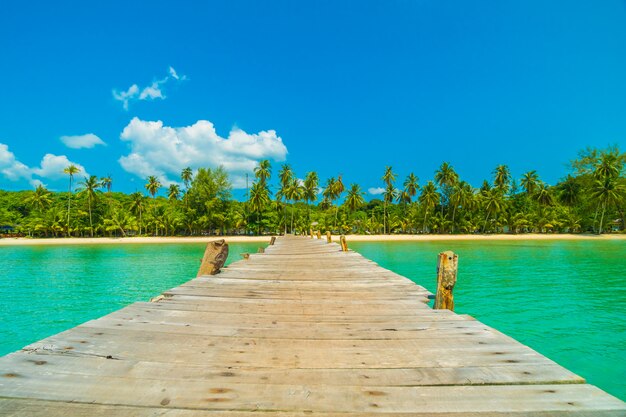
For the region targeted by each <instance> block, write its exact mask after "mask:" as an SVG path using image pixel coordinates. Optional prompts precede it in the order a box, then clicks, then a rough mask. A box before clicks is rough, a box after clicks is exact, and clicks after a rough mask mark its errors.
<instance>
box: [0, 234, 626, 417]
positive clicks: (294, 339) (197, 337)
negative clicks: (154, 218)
mask: <svg viewBox="0 0 626 417" xmlns="http://www.w3.org/2000/svg"><path fill="white" fill-rule="evenodd" d="M433 262H434V260H433ZM155 273H158V272H157V271H155ZM425 278H427V279H434V278H433V277H425ZM428 295H429V292H428V291H427V290H425V289H424V288H422V287H420V286H418V285H415V284H414V283H413V282H411V281H410V280H409V279H407V278H405V277H402V276H400V275H398V274H395V273H393V272H391V271H389V270H386V269H384V268H381V267H380V266H378V265H377V264H376V263H374V262H372V261H370V260H368V259H365V258H363V257H362V256H361V255H359V254H357V253H355V252H351V251H349V252H342V251H340V247H339V245H337V244H336V243H331V244H328V243H326V239H310V238H308V237H307V238H304V237H301V238H298V237H283V238H279V239H277V240H276V244H275V245H273V246H269V247H268V248H267V249H266V250H265V253H259V254H251V255H250V256H249V259H245V260H240V261H238V262H235V263H233V264H231V265H230V266H228V267H227V268H224V269H223V270H222V272H221V273H220V274H218V275H214V276H200V277H198V278H196V279H192V280H191V281H189V282H187V283H186V284H184V285H181V286H179V287H176V288H173V289H171V290H169V291H167V292H165V293H164V294H163V297H160V298H159V300H158V301H156V302H152V303H149V302H139V303H135V304H132V305H130V306H128V307H126V308H123V309H121V310H119V311H116V312H114V313H112V314H109V315H107V316H104V317H102V318H100V319H97V320H93V321H89V322H87V323H85V324H82V325H80V326H78V327H75V328H73V329H70V330H68V331H66V332H63V333H59V334H57V335H54V336H52V337H49V338H47V339H44V340H42V341H40V342H37V343H34V344H32V345H30V346H27V347H25V348H23V349H22V350H20V351H18V352H15V353H12V354H9V355H7V356H5V357H3V358H0V415H2V416H20V417H25V416H29V417H30V416H35V417H39V416H41V417H43V416H46V417H55V416H63V417H67V416H85V417H87V416H89V417H91V416H107V417H118V416H140V417H144V416H146V417H147V416H168V417H195V416H214V415H215V416H222V417H231V416H244V417H257V416H268V417H269V416H283V417H286V416H299V417H304V416H310V415H321V416H326V417H331V416H333V417H340V416H343V417H351V416H353V417H356V416H378V415H385V416H388V417H400V416H422V417H425V416H437V417H452V416H456V417H461V416H470V417H478V416H481V417H482V416H491V417H511V416H520V417H521V416H535V417H556V416H559V417H561V416H578V417H583V416H584V417H592V416H593V417H595V416H602V417H618V416H622V417H623V416H626V404H625V403H623V402H622V401H619V400H618V399H616V398H614V397H612V396H610V395H608V394H606V393H605V392H603V391H601V390H600V389H598V388H596V387H594V386H591V385H588V384H586V383H585V382H584V380H583V379H582V378H580V377H579V376H577V375H575V374H573V373H571V372H570V371H568V370H566V369H564V368H563V367H561V366H559V365H557V364H556V363H554V362H553V361H551V360H549V359H548V358H546V357H544V356H542V355H540V354H539V353H537V352H535V351H533V350H532V349H530V348H528V347H526V346H524V345H522V344H520V343H519V342H517V341H515V340H514V339H512V338H510V337H508V336H506V335H504V334H502V333H500V332H498V331H497V330H495V329H493V328H490V327H489V326H486V325H484V324H482V323H480V322H479V321H476V320H475V319H473V318H471V317H469V316H465V315H458V314H455V313H453V312H451V311H448V310H432V309H431V308H429V307H428V306H427V304H426V302H427V297H428Z"/></svg>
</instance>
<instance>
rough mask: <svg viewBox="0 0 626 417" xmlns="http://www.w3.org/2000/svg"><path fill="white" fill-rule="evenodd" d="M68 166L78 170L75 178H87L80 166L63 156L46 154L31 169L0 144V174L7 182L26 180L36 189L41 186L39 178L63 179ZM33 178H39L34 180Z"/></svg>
mask: <svg viewBox="0 0 626 417" xmlns="http://www.w3.org/2000/svg"><path fill="white" fill-rule="evenodd" d="M70 164H74V165H76V167H77V168H78V169H79V170H80V171H79V172H78V174H77V175H76V176H77V177H79V178H80V177H83V176H89V174H88V173H87V171H86V170H85V168H84V167H83V166H82V165H80V164H78V163H76V162H72V161H70V160H69V159H68V158H67V156H65V155H53V154H46V155H45V156H44V157H43V158H42V159H41V163H40V164H39V166H38V167H36V168H31V167H29V166H27V165H26V164H23V163H22V162H20V161H18V160H17V159H16V158H15V155H14V154H13V152H11V151H10V150H9V147H8V146H7V145H5V144H4V143H0V174H2V175H3V176H4V177H5V178H7V179H8V180H9V181H19V180H27V181H28V182H29V183H30V184H31V185H32V186H33V187H36V186H37V185H39V184H42V181H41V179H40V178H46V179H51V180H56V179H60V178H63V177H64V176H65V175H66V174H64V173H63V170H64V169H65V168H66V167H67V166H68V165H70ZM34 176H37V177H40V178H34Z"/></svg>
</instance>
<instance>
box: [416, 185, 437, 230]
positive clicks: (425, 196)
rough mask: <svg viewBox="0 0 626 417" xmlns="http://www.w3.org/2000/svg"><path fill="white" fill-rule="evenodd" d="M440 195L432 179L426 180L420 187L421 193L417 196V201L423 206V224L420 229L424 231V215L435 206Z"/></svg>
mask: <svg viewBox="0 0 626 417" xmlns="http://www.w3.org/2000/svg"><path fill="white" fill-rule="evenodd" d="M439 198H440V195H439V193H438V192H437V187H436V186H435V183H434V182H432V181H428V182H427V183H426V185H425V186H423V187H422V193H421V194H420V196H419V202H420V204H422V206H423V207H424V224H423V227H422V231H424V232H426V216H427V215H428V211H429V210H432V209H434V208H435V206H436V205H437V202H438V201H439Z"/></svg>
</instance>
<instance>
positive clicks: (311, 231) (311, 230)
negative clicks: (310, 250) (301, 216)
mask: <svg viewBox="0 0 626 417" xmlns="http://www.w3.org/2000/svg"><path fill="white" fill-rule="evenodd" d="M309 233H310V234H311V239H313V229H309Z"/></svg>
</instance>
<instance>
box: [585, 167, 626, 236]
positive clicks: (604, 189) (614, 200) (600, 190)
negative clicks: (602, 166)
mask: <svg viewBox="0 0 626 417" xmlns="http://www.w3.org/2000/svg"><path fill="white" fill-rule="evenodd" d="M625 197H626V186H625V185H624V184H622V183H620V182H619V181H618V179H616V178H612V177H611V176H607V177H606V178H604V179H596V180H595V181H594V184H593V189H592V191H591V198H592V199H593V200H595V201H597V202H598V204H599V205H602V216H601V217H600V228H599V229H598V234H600V233H602V225H603V222H604V214H605V212H606V209H607V208H610V206H611V205H616V204H618V203H619V202H620V201H622V200H624V198H625Z"/></svg>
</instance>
